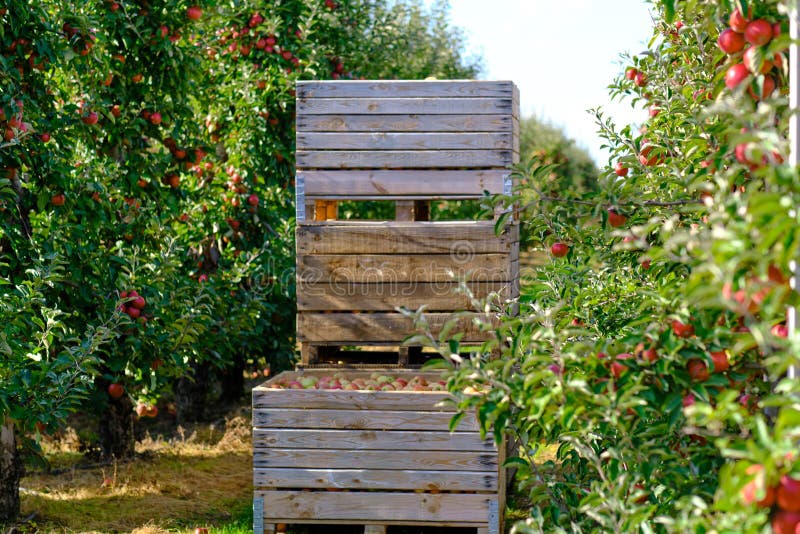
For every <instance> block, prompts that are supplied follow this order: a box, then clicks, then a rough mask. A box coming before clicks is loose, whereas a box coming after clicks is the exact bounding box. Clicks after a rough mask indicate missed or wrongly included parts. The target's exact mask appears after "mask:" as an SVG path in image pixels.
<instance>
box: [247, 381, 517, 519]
mask: <svg viewBox="0 0 800 534" xmlns="http://www.w3.org/2000/svg"><path fill="white" fill-rule="evenodd" d="M333 373H334V371H331V370H319V369H317V370H306V371H303V372H287V373H282V374H281V375H278V376H276V377H275V378H273V379H271V380H270V381H268V382H266V383H264V384H262V385H261V386H258V387H256V388H254V389H253V426H254V428H253V444H254V455H253V466H254V477H253V483H254V487H255V500H254V510H255V513H254V532H255V533H256V534H260V533H262V532H274V528H275V525H277V524H315V523H324V524H337V523H338V524H356V525H359V524H360V525H366V526H367V527H366V530H365V532H385V531H384V530H382V529H384V528H385V527H386V526H387V525H423V526H446V527H471V528H476V529H477V530H478V532H483V533H489V532H491V533H495V534H498V533H500V532H502V524H503V509H504V506H505V488H506V482H505V480H506V479H505V470H504V469H502V468H501V466H502V463H503V461H504V458H505V453H504V447H500V449H499V450H498V448H496V447H495V446H494V443H493V442H492V441H491V439H481V437H480V434H479V432H478V424H477V421H476V419H475V418H474V417H466V418H464V419H462V420H461V422H460V424H459V425H458V427H457V428H456V430H455V432H452V433H451V432H450V431H449V429H448V428H449V427H448V425H449V423H450V420H451V418H452V416H453V414H454V413H455V412H454V408H453V406H452V405H451V406H448V405H446V404H445V405H441V406H440V405H439V404H440V403H441V402H443V401H445V400H446V399H448V398H449V394H447V393H444V392H435V391H349V390H314V389H310V390H307V389H274V388H272V387H271V385H273V384H275V383H276V382H279V381H285V380H290V379H294V378H301V377H304V376H318V377H319V376H321V375H331V374H333ZM346 374H347V376H348V377H349V378H350V379H355V378H358V377H364V376H368V375H370V373H369V372H359V371H348V372H347V373H346ZM387 374H391V375H392V376H405V377H406V378H407V379H410V378H411V377H412V376H416V375H422V376H425V378H426V379H427V380H428V381H429V382H433V381H436V380H438V375H436V374H430V373H420V372H413V371H397V370H392V371H388V372H387Z"/></svg>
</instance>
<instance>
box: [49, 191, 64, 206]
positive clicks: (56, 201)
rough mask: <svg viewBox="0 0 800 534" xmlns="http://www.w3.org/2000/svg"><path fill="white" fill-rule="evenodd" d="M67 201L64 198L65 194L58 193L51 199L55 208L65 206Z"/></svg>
mask: <svg viewBox="0 0 800 534" xmlns="http://www.w3.org/2000/svg"><path fill="white" fill-rule="evenodd" d="M65 201H66V197H65V196H64V193H58V194H56V195H53V196H52V197H50V204H52V205H53V206H63V205H64V202H65Z"/></svg>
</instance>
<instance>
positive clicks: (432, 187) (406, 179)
mask: <svg viewBox="0 0 800 534" xmlns="http://www.w3.org/2000/svg"><path fill="white" fill-rule="evenodd" d="M297 174H298V176H302V177H303V179H304V181H305V194H306V195H307V196H310V197H318V196H324V195H352V196H353V197H355V196H362V195H369V196H387V197H390V196H392V195H417V196H421V195H433V196H437V197H443V198H444V197H447V196H459V197H463V196H464V195H471V196H474V198H481V197H483V196H484V191H488V192H489V193H490V194H500V193H502V192H503V180H504V178H505V176H506V175H507V174H508V171H507V170H505V169H476V170H416V171H413V170H352V171H338V170H307V171H298V173H297Z"/></svg>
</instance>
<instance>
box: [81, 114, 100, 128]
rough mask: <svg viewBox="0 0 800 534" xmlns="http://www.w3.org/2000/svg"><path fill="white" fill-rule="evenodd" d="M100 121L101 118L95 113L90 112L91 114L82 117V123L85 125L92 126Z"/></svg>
mask: <svg viewBox="0 0 800 534" xmlns="http://www.w3.org/2000/svg"><path fill="white" fill-rule="evenodd" d="M98 119H99V117H98V116H97V113H95V112H94V111H90V112H89V113H87V114H86V115H83V116H82V117H81V121H82V122H83V124H88V125H90V126H91V125H92V124H97V121H98Z"/></svg>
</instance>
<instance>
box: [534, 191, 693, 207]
mask: <svg viewBox="0 0 800 534" xmlns="http://www.w3.org/2000/svg"><path fill="white" fill-rule="evenodd" d="M539 202H564V203H568V204H581V205H583V206H597V205H598V204H601V203H600V202H592V201H591V200H578V199H574V198H561V197H551V196H547V195H539V198H538V199H537V200H533V201H531V202H528V203H527V204H525V205H523V206H522V207H521V208H520V210H521V211H524V210H526V209H528V208H530V207H532V206H533V205H535V204H538V203H539ZM702 203H703V201H702V200H700V199H694V198H687V199H685V200H669V201H666V200H645V201H643V202H619V203H617V206H628V207H634V208H635V207H662V208H663V207H670V206H686V205H689V204H702ZM602 204H605V203H602Z"/></svg>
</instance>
